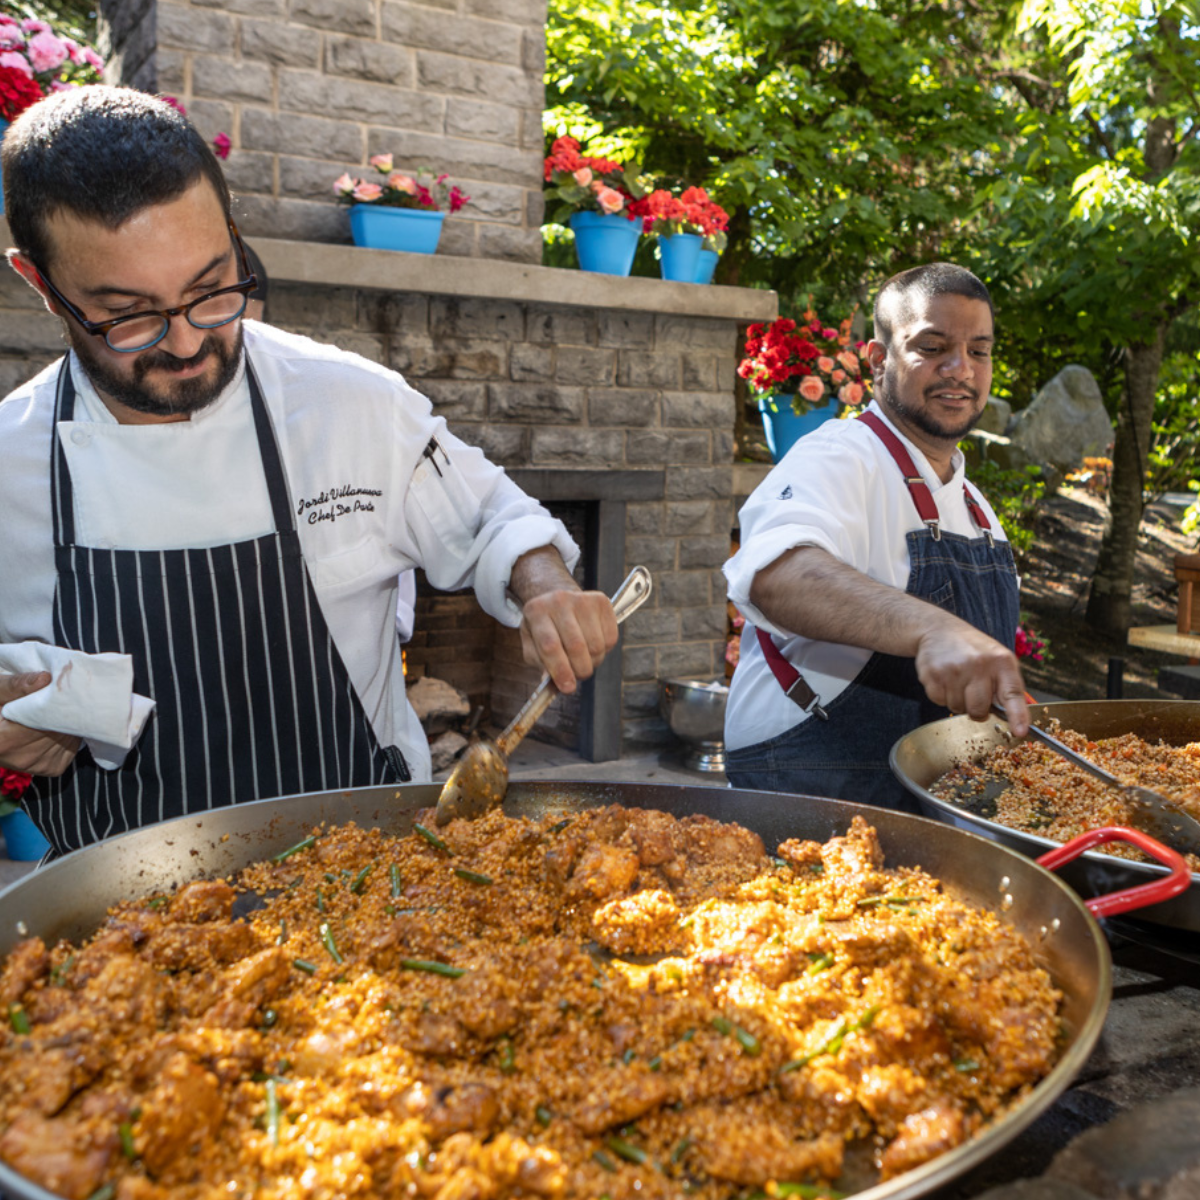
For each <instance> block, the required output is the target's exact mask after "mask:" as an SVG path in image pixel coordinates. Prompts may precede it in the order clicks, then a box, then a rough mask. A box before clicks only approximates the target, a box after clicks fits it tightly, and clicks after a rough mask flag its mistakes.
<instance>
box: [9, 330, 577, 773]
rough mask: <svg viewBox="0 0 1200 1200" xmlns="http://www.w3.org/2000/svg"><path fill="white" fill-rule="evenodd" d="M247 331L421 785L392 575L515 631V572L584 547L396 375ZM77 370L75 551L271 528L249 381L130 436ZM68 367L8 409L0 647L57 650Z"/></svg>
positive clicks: (70, 453)
mask: <svg viewBox="0 0 1200 1200" xmlns="http://www.w3.org/2000/svg"><path fill="white" fill-rule="evenodd" d="M244 326H245V343H246V350H247V352H248V353H249V355H250V358H251V360H252V362H253V366H254V369H255V371H256V372H257V375H258V380H259V383H260V384H261V386H262V391H263V396H264V398H265V401H266V405H267V408H268V411H269V412H270V415H271V421H272V424H273V427H274V431H275V436H276V439H277V441H278V443H279V450H280V454H281V456H282V460H283V467H284V471H285V474H286V476H287V484H288V492H289V500H290V502H291V506H292V513H293V515H294V517H295V521H296V526H297V529H298V531H299V537H300V544H301V548H302V550H303V552H304V559H305V563H306V565H307V567H308V571H309V574H310V576H311V578H312V582H313V587H314V589H315V591H316V595H317V598H318V601H319V602H320V605H321V611H322V614H323V615H324V617H325V622H326V624H327V625H328V627H329V631H330V634H331V636H332V637H333V640H334V642H335V644H336V645H337V648H338V651H339V653H340V654H341V656H342V660H343V661H344V663H345V665H346V669H347V671H348V672H349V675H350V679H351V681H352V682H353V684H354V686H355V689H356V690H357V692H358V695H359V698H360V699H361V701H362V704H363V708H364V710H365V712H366V714H367V716H368V718H369V719H370V721H371V725H372V727H373V729H374V731H375V734H376V737H377V738H378V739H379V742H380V744H381V745H385V746H387V745H395V746H398V747H399V748H400V749H401V751H402V752H403V753H404V756H405V758H406V759H407V761H408V764H409V767H410V769H411V770H412V773H413V778H414V780H427V779H429V778H430V763H429V748H428V745H427V744H426V741H425V736H424V734H423V732H422V730H421V727H420V724H419V722H418V721H417V718H416V714H415V713H414V712H413V711H412V708H411V706H410V705H409V704H408V701H407V699H406V697H405V689H404V677H403V673H402V671H401V667H400V653H399V649H398V646H397V638H396V610H397V579H398V577H399V575H400V574H401V573H402V572H405V571H408V570H410V569H411V568H413V567H416V566H420V567H422V568H423V569H424V571H425V574H426V576H427V578H428V579H429V581H430V583H432V584H433V585H434V586H435V587H438V588H442V589H445V590H448V591H453V590H457V589H459V588H463V587H468V586H472V587H474V589H475V594H476V596H477V598H478V600H479V603H480V605H481V606H482V607H483V609H484V610H485V611H486V612H488V613H490V614H491V615H492V616H493V617H495V618H496V619H497V620H499V621H501V622H503V623H504V624H506V625H510V626H516V625H518V624H520V619H521V614H520V609H519V607H518V606H517V604H516V603H515V602H514V601H513V600H512V599H511V598H510V597H509V596H508V594H507V587H508V582H509V578H510V575H511V573H512V567H513V564H514V563H515V562H516V560H517V559H518V558H519V557H520V556H521V555H522V554H525V553H526V552H527V551H529V550H533V549H536V548H538V547H540V546H547V545H553V546H555V547H556V548H557V549H558V550H559V552H560V553H561V554H562V556H563V558H564V560H565V561H566V564H567V568H568V569H569V570H570V569H573V568H574V565H575V562H576V561H577V559H578V557H579V549H578V547H577V546H576V545H575V543H574V542H573V541H572V540H571V537H570V535H569V534H568V533H567V531H566V529H565V527H564V526H563V525H562V523H561V522H559V521H557V520H555V519H554V518H553V517H551V516H550V514H549V513H548V512H547V511H546V510H545V509H544V508H542V507H541V505H539V504H538V503H537V502H536V501H535V500H532V499H531V498H530V497H528V496H526V495H525V493H524V492H522V491H521V490H520V489H519V488H518V487H517V486H516V484H514V483H513V482H512V481H511V480H510V479H509V478H508V476H507V475H506V474H505V473H504V471H503V469H502V468H500V467H497V466H495V465H493V464H492V463H489V462H488V461H487V459H486V458H484V456H483V453H482V452H481V451H479V450H477V449H475V448H473V447H471V446H467V445H466V444H464V443H463V442H461V441H459V439H458V438H456V437H454V436H453V435H452V434H451V433H450V432H449V431H448V429H447V428H446V423H445V421H444V420H443V419H442V418H441V417H435V416H434V415H433V412H432V408H431V405H430V403H429V401H428V400H427V399H426V398H425V397H424V396H422V395H420V394H419V393H418V392H416V391H414V390H413V389H412V388H411V387H409V386H408V384H407V383H405V381H404V380H403V379H402V378H401V377H400V376H399V375H398V374H396V373H395V372H394V371H389V370H387V369H386V368H384V367H380V366H377V365H376V364H375V363H372V362H369V361H367V360H366V359H363V358H360V357H359V356H358V355H355V354H348V353H346V352H344V351H341V350H338V349H336V348H335V347H332V346H325V345H320V344H318V343H316V342H314V341H311V340H310V339H308V338H304V337H299V336H297V335H294V334H289V333H284V332H282V331H281V330H279V329H276V328H274V327H272V326H268V325H262V324H259V323H257V322H254V321H246V322H245V323H244ZM70 361H71V375H72V379H73V381H74V384H75V388H76V391H77V408H76V418H77V419H76V420H73V421H65V422H62V423H61V425H60V428H59V429H58V431H57V432H58V439H59V442H60V444H61V445H62V446H63V449H64V452H65V453H66V456H67V461H68V463H69V466H70V470H71V479H72V483H73V484H74V492H75V510H76V511H75V521H76V530H77V540H78V542H79V544H81V545H91V546H96V547H100V548H114V547H115V548H121V549H128V550H158V549H195V548H200V547H206V546H214V545H221V544H225V543H228V542H234V541H242V540H245V539H250V538H255V537H259V536H261V535H263V534H266V533H269V532H270V531H271V530H272V529H273V528H274V523H273V521H272V518H271V509H270V504H269V501H268V497H267V490H266V483H265V479H264V476H263V469H262V463H261V460H260V457H259V452H258V444H257V440H256V438H255V434H254V425H253V418H252V415H251V409H250V390H249V386H248V384H247V380H246V375H245V371H244V369H243V370H241V371H239V373H238V375H237V377H236V378H235V379H234V380H233V381H232V382H231V383H230V385H229V386H228V387H227V388H226V390H225V391H224V392H223V393H222V394H221V396H220V397H218V399H217V400H216V401H214V403H212V404H211V405H209V406H208V407H207V408H206V409H204V410H203V411H202V412H199V413H197V414H195V415H194V416H193V417H192V419H191V420H189V421H180V422H171V423H168V424H159V425H122V424H119V423H118V422H117V421H116V420H115V418H114V417H113V416H112V414H111V413H110V412H109V410H108V409H107V408H106V407H105V405H104V404H103V402H102V401H101V400H100V398H99V397H98V396H97V394H96V392H95V390H94V389H93V388H92V386H91V384H90V382H89V381H88V379H87V376H86V375H85V373H84V372H83V370H82V369H81V366H80V363H79V360H78V359H77V358H76V357H75V355H74V354H71V356H70ZM59 365H60V364H59V363H54V364H53V365H51V366H50V367H48V368H47V369H46V370H45V371H43V372H42V373H41V374H40V375H38V376H37V377H36V378H34V379H33V380H31V381H30V382H28V383H26V384H25V385H24V386H22V387H20V388H18V389H17V390H16V391H15V392H13V393H12V394H11V395H9V396H8V397H6V398H5V400H4V401H3V402H0V447H3V451H2V461H3V470H0V513H3V514H4V515H3V523H2V524H0V643H15V642H23V641H43V642H52V641H53V629H52V625H51V611H52V604H53V599H54V588H55V579H56V575H55V567H54V542H53V532H52V526H51V504H50V478H49V464H50V452H51V423H52V419H53V410H54V392H55V382H56V379H57V375H58V370H59ZM433 438H436V440H437V444H438V446H439V447H440V448H441V450H442V451H444V452H445V453H444V454H442V453H438V454H437V455H436V464H437V466H436V469H435V467H434V465H433V462H432V460H431V459H430V458H428V457H426V456H425V455H424V451H425V450H426V448H427V447H428V446H429V444H430V440H431V439H433Z"/></svg>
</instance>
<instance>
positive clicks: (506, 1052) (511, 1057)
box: [496, 1038, 517, 1075]
mask: <svg viewBox="0 0 1200 1200" xmlns="http://www.w3.org/2000/svg"><path fill="white" fill-rule="evenodd" d="M496 1056H497V1057H498V1058H499V1060H500V1074H501V1075H511V1074H512V1073H513V1072H514V1071H515V1070H516V1069H517V1056H516V1055H515V1054H514V1053H513V1044H512V1039H511V1038H501V1039H500V1045H499V1046H498V1047H497V1048H496Z"/></svg>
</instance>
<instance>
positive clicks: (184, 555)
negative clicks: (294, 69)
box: [0, 86, 617, 855]
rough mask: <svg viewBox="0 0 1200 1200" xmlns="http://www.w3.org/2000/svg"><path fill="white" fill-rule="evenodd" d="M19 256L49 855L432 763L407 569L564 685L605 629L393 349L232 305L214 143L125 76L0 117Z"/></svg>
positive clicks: (25, 665)
mask: <svg viewBox="0 0 1200 1200" xmlns="http://www.w3.org/2000/svg"><path fill="white" fill-rule="evenodd" d="M3 174H4V187H5V206H6V210H7V216H8V221H9V226H10V230H11V233H12V238H13V241H14V244H15V249H13V250H11V251H10V252H9V261H10V263H11V265H12V266H13V267H14V268H15V269H16V270H17V271H18V272H19V273H20V275H21V276H22V277H23V278H24V279H25V280H26V281H27V282H28V283H29V284H30V285H31V286H32V287H34V288H35V289H36V290H37V291H38V293H40V295H41V296H42V298H43V300H44V301H45V303H46V305H47V307H48V308H49V309H50V310H51V311H52V312H53V313H55V314H56V315H57V316H58V317H59V318H60V319H61V321H62V326H63V333H64V336H65V340H66V342H67V344H68V347H69V349H68V352H67V353H66V355H65V356H64V357H63V358H62V359H61V360H60V361H58V362H56V363H53V364H52V365H51V366H49V367H48V368H46V369H45V370H44V371H42V372H41V373H40V374H39V375H38V376H36V377H35V378H34V379H32V380H30V381H29V382H28V383H26V384H25V385H23V386H22V387H20V388H18V389H17V390H16V391H15V392H13V393H12V394H10V395H9V396H8V397H7V398H5V399H4V400H3V401H2V402H0V446H2V447H3V470H0V512H3V514H4V517H3V521H2V523H0V766H5V767H8V768H9V769H12V770H17V771H23V772H27V773H29V774H32V775H33V776H34V783H33V786H32V788H31V789H30V791H29V792H27V793H26V796H25V803H26V806H27V808H28V810H29V812H30V815H31V816H32V817H33V819H34V821H35V822H36V823H37V825H38V826H39V827H40V828H41V830H42V832H43V833H44V834H45V835H46V837H47V838H48V839H49V841H50V844H51V847H52V851H51V853H52V854H53V855H59V854H63V853H66V852H68V851H70V850H74V849H76V848H79V847H81V846H84V845H86V844H88V843H91V842H95V841H98V840H101V839H103V838H107V837H110V836H113V835H115V834H119V833H122V832H124V831H126V830H129V829H134V828H137V827H139V826H144V825H148V824H151V823H154V822H157V821H162V820H165V819H167V818H170V817H174V816H178V815H182V814H184V813H192V812H199V811H204V810H207V809H210V808H215V807H220V806H223V805H228V804H234V803H239V802H244V801H248V800H254V799H258V798H262V797H269V796H280V795H290V794H294V793H300V792H311V791H321V790H327V789H340V788H349V787H361V786H370V785H378V784H390V783H400V782H404V781H407V780H422V779H428V778H429V752H428V747H427V745H426V743H425V739H424V736H423V734H422V731H421V728H420V726H419V724H418V722H417V720H416V717H415V714H414V713H413V711H412V709H411V707H410V706H409V705H408V702H407V700H406V698H405V689H404V678H403V672H402V668H401V660H400V651H399V647H398V645H397V639H396V632H395V613H396V601H397V597H396V586H397V579H398V577H399V576H401V575H402V574H403V573H404V572H406V571H408V570H410V569H412V568H414V567H418V566H419V567H422V568H423V569H424V571H425V573H426V576H427V577H428V579H429V581H430V582H431V583H432V584H433V585H434V586H435V587H439V588H443V589H446V590H456V589H459V588H463V587H468V586H471V587H473V588H474V590H475V593H476V595H477V597H478V599H479V602H480V604H481V605H482V607H483V608H484V609H485V610H486V611H487V612H489V613H491V614H492V615H493V616H494V617H496V618H497V619H499V620H500V621H502V622H504V623H506V624H509V625H513V626H517V625H519V626H520V627H521V630H522V639H523V641H524V644H525V648H526V657H527V658H528V659H529V660H530V661H531V662H533V663H540V664H541V665H543V666H544V667H545V669H546V670H548V671H549V672H550V673H551V675H552V676H553V678H554V680H555V682H556V684H557V685H558V687H559V688H560V690H562V691H565V692H571V691H573V690H574V689H575V687H576V686H577V683H578V680H580V679H585V678H587V677H588V676H590V675H591V673H592V671H593V670H594V668H595V666H596V664H598V663H599V661H600V660H601V659H602V658H603V657H604V654H605V653H606V651H608V650H610V649H611V648H612V647H613V646H614V645H615V644H616V639H617V628H616V622H615V620H614V617H613V613H612V607H611V605H610V604H609V602H608V599H607V598H606V597H605V596H603V595H601V594H600V593H596V592H585V591H582V590H580V589H579V587H578V586H577V585H576V584H575V582H574V580H573V578H572V576H571V573H570V572H571V569H572V568H573V566H574V563H575V561H576V559H577V557H578V550H577V548H576V547H575V545H574V544H573V543H572V541H571V539H570V537H569V535H568V534H567V532H566V530H565V529H564V528H563V527H562V525H561V524H560V523H559V522H558V521H556V520H554V519H553V518H551V517H550V515H549V514H548V513H547V512H546V511H545V509H543V508H542V507H541V506H540V505H539V504H537V503H536V501H534V500H532V499H531V498H530V497H528V496H526V495H525V494H524V493H523V492H521V491H520V489H518V488H517V487H516V486H515V485H514V484H513V483H512V482H511V481H510V480H509V479H508V478H507V476H506V475H505V474H504V472H503V471H502V470H501V469H500V468H498V467H496V466H495V465H493V464H491V463H490V462H488V461H487V460H486V459H485V458H484V456H483V454H482V453H481V452H480V451H478V450H476V449H473V448H472V447H469V446H467V445H465V444H464V443H462V442H461V441H459V440H458V439H457V438H455V437H454V436H453V435H452V434H450V433H449V432H448V430H447V428H446V425H445V422H444V421H443V420H442V419H441V418H439V417H435V416H434V415H433V412H432V410H431V406H430V404H429V401H428V400H426V399H425V397H423V396H421V395H420V394H419V393H417V392H416V391H414V390H413V389H412V388H410V387H409V386H408V385H407V384H406V383H405V382H404V380H403V379H402V378H401V377H400V376H399V375H397V374H396V373H395V372H393V371H389V370H387V369H386V368H384V367H381V366H378V365H376V364H375V363H372V362H369V361H366V360H364V359H362V358H359V357H357V356H356V355H352V354H347V353H344V352H342V351H340V350H338V349H336V348H334V347H332V346H325V345H319V344H317V343H315V342H312V341H309V340H308V339H306V338H302V337H297V336H295V335H291V334H287V333H284V332H282V331H280V330H278V329H275V328H273V327H271V326H267V325H263V324H259V323H257V322H254V321H250V320H247V319H245V316H244V313H245V308H246V303H247V296H248V295H249V294H250V293H251V292H253V291H254V289H255V288H256V286H257V280H256V278H255V275H254V272H253V271H252V270H251V267H250V264H249V262H248V260H247V255H246V249H245V247H244V245H243V244H242V240H241V238H240V236H239V234H238V230H237V227H236V225H235V224H234V221H233V219H232V215H231V203H230V195H229V190H228V188H227V186H226V183H225V180H224V177H223V175H222V173H221V168H220V164H219V163H218V162H217V161H216V159H215V158H214V157H213V155H212V153H211V151H210V150H209V148H208V146H207V145H206V144H205V142H204V140H203V139H202V138H201V137H200V135H199V134H198V133H197V132H196V130H195V129H193V128H192V126H191V125H190V124H189V123H188V121H187V119H186V118H185V117H183V116H182V115H181V114H180V113H179V112H178V111H177V110H176V109H174V108H172V107H171V106H169V105H167V104H165V103H163V102H162V101H159V100H156V99H155V98H153V97H151V96H147V95H145V94H143V93H140V92H136V91H133V90H131V89H115V88H107V87H101V86H96V87H88V88H78V89H72V90H71V91H70V92H63V93H59V94H56V95H53V96H50V97H47V98H46V99H44V100H42V101H40V102H39V103H38V104H36V105H34V106H33V107H32V108H30V109H28V110H26V112H25V113H23V114H22V115H21V116H20V117H19V118H18V120H17V121H15V122H14V123H13V125H12V126H11V127H10V129H9V131H8V133H7V135H6V137H5V140H4V144H3Z"/></svg>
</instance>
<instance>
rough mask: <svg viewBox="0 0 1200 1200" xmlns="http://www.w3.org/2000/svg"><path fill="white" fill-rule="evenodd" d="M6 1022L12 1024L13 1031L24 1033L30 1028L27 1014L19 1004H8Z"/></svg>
mask: <svg viewBox="0 0 1200 1200" xmlns="http://www.w3.org/2000/svg"><path fill="white" fill-rule="evenodd" d="M8 1023H9V1024H10V1025H11V1026H12V1030H13V1033H19V1034H22V1035H24V1034H27V1033H29V1032H30V1030H31V1026H30V1024H29V1014H28V1013H26V1011H25V1010H24V1009H23V1008H22V1007H21V1006H20V1005H19V1004H10V1005H9V1006H8Z"/></svg>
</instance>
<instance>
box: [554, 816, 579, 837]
mask: <svg viewBox="0 0 1200 1200" xmlns="http://www.w3.org/2000/svg"><path fill="white" fill-rule="evenodd" d="M573 820H574V818H573V817H564V818H563V819H562V820H561V821H555V822H554V824H553V825H551V826H550V830H549V832H550V833H562V831H563V830H564V829H566V827H567V826H568V825H570V824H571V822H572V821H573Z"/></svg>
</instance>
